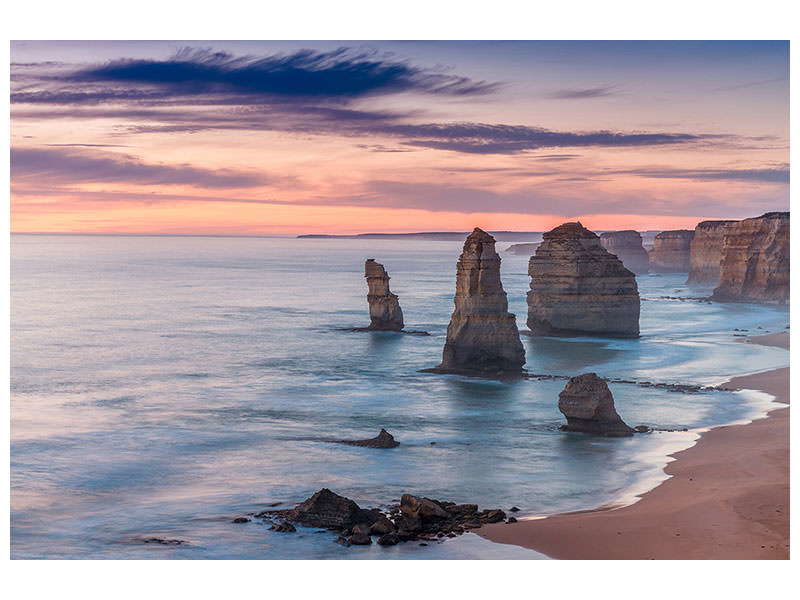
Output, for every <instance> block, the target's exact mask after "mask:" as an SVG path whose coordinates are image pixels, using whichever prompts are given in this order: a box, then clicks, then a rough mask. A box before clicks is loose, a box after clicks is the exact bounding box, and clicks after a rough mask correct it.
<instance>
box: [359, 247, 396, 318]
mask: <svg viewBox="0 0 800 600" xmlns="http://www.w3.org/2000/svg"><path fill="white" fill-rule="evenodd" d="M364 277H366V278H367V286H368V287H369V290H368V292H367V302H368V303H369V318H370V324H369V327H367V329H371V330H376V331H400V330H402V329H403V311H402V310H401V309H400V302H399V301H398V300H397V295H396V294H393V293H392V292H391V291H389V275H387V274H386V269H384V268H383V265H382V264H380V263H377V262H375V259H374V258H368V259H367V262H366V263H364Z"/></svg>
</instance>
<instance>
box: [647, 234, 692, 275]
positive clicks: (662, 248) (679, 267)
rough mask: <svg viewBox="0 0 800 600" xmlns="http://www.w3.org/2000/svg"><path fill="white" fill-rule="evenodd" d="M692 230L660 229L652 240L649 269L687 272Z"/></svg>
mask: <svg viewBox="0 0 800 600" xmlns="http://www.w3.org/2000/svg"><path fill="white" fill-rule="evenodd" d="M692 238H694V231H692V230H690V229H675V230H672V231H662V232H661V233H659V234H658V235H657V236H656V237H655V240H654V241H653V251H652V252H651V253H650V270H651V271H652V272H654V273H688V272H689V254H690V246H691V243H692Z"/></svg>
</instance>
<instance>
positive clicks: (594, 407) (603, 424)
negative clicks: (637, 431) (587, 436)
mask: <svg viewBox="0 0 800 600" xmlns="http://www.w3.org/2000/svg"><path fill="white" fill-rule="evenodd" d="M558 410H560V411H561V413H562V414H563V415H564V416H565V417H566V418H567V424H566V425H562V426H561V429H563V430H564V431H580V432H583V433H596V434H599V435H604V436H609V437H626V436H630V435H633V434H634V429H633V428H631V427H628V426H627V425H626V424H625V423H624V422H623V421H622V419H621V418H620V416H619V415H618V414H617V411H616V409H615V408H614V398H613V396H612V395H611V390H609V389H608V385H606V382H605V380H604V379H602V378H600V377H598V376H597V375H596V374H595V373H584V374H583V375H578V376H577V377H573V378H571V379H570V380H569V381H568V382H567V385H566V386H565V387H564V390H563V391H562V392H561V393H560V394H559V395H558Z"/></svg>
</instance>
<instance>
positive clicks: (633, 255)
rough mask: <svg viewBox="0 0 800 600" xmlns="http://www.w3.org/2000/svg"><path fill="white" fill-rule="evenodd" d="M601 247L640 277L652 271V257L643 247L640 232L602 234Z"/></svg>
mask: <svg viewBox="0 0 800 600" xmlns="http://www.w3.org/2000/svg"><path fill="white" fill-rule="evenodd" d="M600 245H602V246H603V248H605V249H606V250H608V251H609V252H610V253H611V254H613V255H614V256H616V257H617V258H618V259H620V260H621V261H622V264H623V265H624V266H625V268H626V269H628V270H629V271H631V272H632V273H636V274H637V275H640V274H642V273H647V271H648V270H649V269H650V256H649V255H648V254H647V250H645V249H644V246H642V236H641V235H639V232H638V231H634V230H633V229H626V230H624V231H607V232H606V233H601V234H600Z"/></svg>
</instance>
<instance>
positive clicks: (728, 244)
mask: <svg viewBox="0 0 800 600" xmlns="http://www.w3.org/2000/svg"><path fill="white" fill-rule="evenodd" d="M711 299H712V300H716V301H718V302H759V303H766V304H787V303H788V302H789V213H788V212H771V213H766V214H764V215H761V216H760V217H756V218H753V219H744V220H743V221H739V222H738V223H734V224H732V225H730V226H728V227H726V228H725V236H724V240H723V244H722V260H721V261H720V281H719V286H717V288H716V289H715V290H714V293H713V295H712V296H711Z"/></svg>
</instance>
